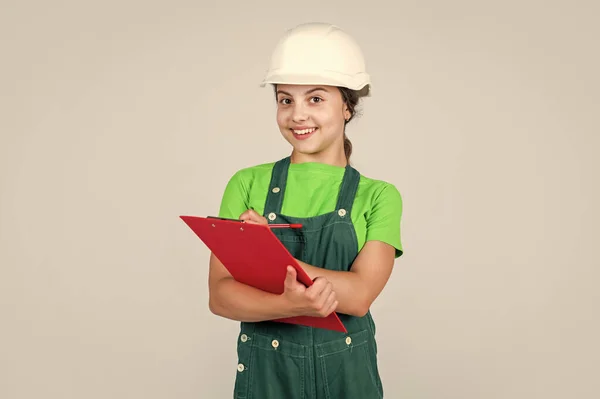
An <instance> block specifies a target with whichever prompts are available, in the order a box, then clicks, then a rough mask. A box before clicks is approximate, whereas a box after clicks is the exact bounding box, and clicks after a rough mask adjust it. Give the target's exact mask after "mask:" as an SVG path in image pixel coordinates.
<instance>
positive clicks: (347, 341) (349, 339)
mask: <svg viewBox="0 0 600 399" xmlns="http://www.w3.org/2000/svg"><path fill="white" fill-rule="evenodd" d="M351 343H352V338H350V337H346V345H350V344H351Z"/></svg>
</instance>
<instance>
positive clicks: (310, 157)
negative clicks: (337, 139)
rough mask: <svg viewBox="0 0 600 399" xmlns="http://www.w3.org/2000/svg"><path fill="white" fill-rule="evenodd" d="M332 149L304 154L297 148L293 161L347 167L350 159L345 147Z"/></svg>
mask: <svg viewBox="0 0 600 399" xmlns="http://www.w3.org/2000/svg"><path fill="white" fill-rule="evenodd" d="M330 150H331V151H327V150H325V151H321V152H317V153H314V154H303V153H300V152H298V151H296V150H295V149H294V150H293V151H292V155H291V157H290V162H291V163H305V162H318V163H323V164H327V165H332V166H340V167H346V165H347V164H348V161H347V160H346V154H345V153H344V147H343V146H342V148H341V150H340V149H335V150H334V149H333V148H332V149H330Z"/></svg>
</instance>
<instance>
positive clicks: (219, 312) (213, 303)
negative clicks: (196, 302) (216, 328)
mask: <svg viewBox="0 0 600 399" xmlns="http://www.w3.org/2000/svg"><path fill="white" fill-rule="evenodd" d="M208 309H209V310H210V312H211V313H212V314H214V315H216V316H223V305H222V304H221V302H220V301H219V298H218V297H217V295H216V293H215V292H213V290H209V294H208Z"/></svg>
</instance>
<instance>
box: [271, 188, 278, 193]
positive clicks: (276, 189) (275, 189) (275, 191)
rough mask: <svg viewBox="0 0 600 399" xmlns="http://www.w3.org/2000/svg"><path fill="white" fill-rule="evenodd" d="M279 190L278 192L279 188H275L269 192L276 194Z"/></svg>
mask: <svg viewBox="0 0 600 399" xmlns="http://www.w3.org/2000/svg"><path fill="white" fill-rule="evenodd" d="M279 190H280V188H279V187H275V188H273V190H271V191H273V192H274V193H275V194H277V193H278V192H279Z"/></svg>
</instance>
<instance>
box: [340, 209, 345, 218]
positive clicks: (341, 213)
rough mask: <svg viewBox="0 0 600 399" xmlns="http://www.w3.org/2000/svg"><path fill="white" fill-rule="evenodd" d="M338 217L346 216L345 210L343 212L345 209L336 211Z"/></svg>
mask: <svg viewBox="0 0 600 399" xmlns="http://www.w3.org/2000/svg"><path fill="white" fill-rule="evenodd" d="M338 215H340V216H341V217H344V216H346V210H345V209H340V210H339V211H338Z"/></svg>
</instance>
